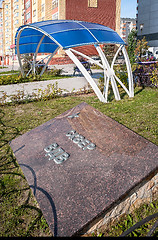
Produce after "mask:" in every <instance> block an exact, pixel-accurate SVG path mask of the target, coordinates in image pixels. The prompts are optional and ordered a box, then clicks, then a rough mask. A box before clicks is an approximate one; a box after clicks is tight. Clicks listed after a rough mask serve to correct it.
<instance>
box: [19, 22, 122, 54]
mask: <svg viewBox="0 0 158 240" xmlns="http://www.w3.org/2000/svg"><path fill="white" fill-rule="evenodd" d="M18 34H20V38H19V51H20V54H24V53H35V52H36V49H37V46H38V44H39V42H40V40H41V38H42V37H43V35H45V37H44V39H43V40H42V43H41V45H40V47H39V50H38V52H39V53H53V52H55V51H56V49H57V48H58V47H62V48H63V49H68V48H71V47H77V46H83V45H92V44H93V45H94V44H104V43H113V44H125V43H124V41H123V40H122V39H121V37H120V36H119V35H118V34H117V33H116V32H115V31H114V30H112V29H110V28H108V27H106V26H104V25H101V24H96V23H89V22H83V21H75V20H48V21H42V22H36V23H31V24H27V25H23V26H21V27H19V28H18V30H17V32H16V36H15V45H17V38H18ZM16 51H17V49H16Z"/></svg>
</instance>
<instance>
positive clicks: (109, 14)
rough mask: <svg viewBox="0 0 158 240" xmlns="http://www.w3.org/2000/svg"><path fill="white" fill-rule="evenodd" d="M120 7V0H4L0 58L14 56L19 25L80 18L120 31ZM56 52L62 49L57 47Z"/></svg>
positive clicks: (1, 14)
mask: <svg viewBox="0 0 158 240" xmlns="http://www.w3.org/2000/svg"><path fill="white" fill-rule="evenodd" d="M120 9H121V0H82V1H81V0H3V2H2V9H1V12H0V26H1V32H2V34H1V35H0V44H1V42H2V45H3V47H2V48H1V49H0V52H1V55H0V56H1V59H2V58H3V59H5V60H6V59H12V58H13V48H12V47H13V46H14V42H15V39H14V38H15V34H16V31H17V29H18V27H19V26H21V25H24V24H29V23H32V22H38V21H45V20H56V19H63V20H65V19H68V20H81V21H87V22H95V23H100V24H103V25H105V26H108V27H110V28H112V29H114V30H115V31H117V32H118V33H119V34H120ZM2 50H3V53H2ZM2 55H3V56H2ZM57 55H58V56H60V55H63V52H62V51H61V50H59V51H58V53H57ZM6 64H8V60H7V62H6Z"/></svg>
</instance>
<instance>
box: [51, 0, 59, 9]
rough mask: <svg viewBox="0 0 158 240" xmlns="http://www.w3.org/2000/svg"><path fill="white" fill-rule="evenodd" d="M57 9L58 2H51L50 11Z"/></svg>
mask: <svg viewBox="0 0 158 240" xmlns="http://www.w3.org/2000/svg"><path fill="white" fill-rule="evenodd" d="M57 7H58V0H52V9H54V8H57Z"/></svg>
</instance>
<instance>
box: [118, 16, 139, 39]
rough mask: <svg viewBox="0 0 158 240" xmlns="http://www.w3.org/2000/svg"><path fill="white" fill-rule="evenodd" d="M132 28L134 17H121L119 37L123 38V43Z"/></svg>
mask: <svg viewBox="0 0 158 240" xmlns="http://www.w3.org/2000/svg"><path fill="white" fill-rule="evenodd" d="M133 29H136V19H135V18H121V23H120V37H121V38H122V39H123V40H124V42H125V43H127V40H128V35H129V33H130V32H131V31H132V30H133Z"/></svg>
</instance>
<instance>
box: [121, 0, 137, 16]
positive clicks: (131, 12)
mask: <svg viewBox="0 0 158 240" xmlns="http://www.w3.org/2000/svg"><path fill="white" fill-rule="evenodd" d="M136 7H137V0H121V17H125V18H135V17H136Z"/></svg>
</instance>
